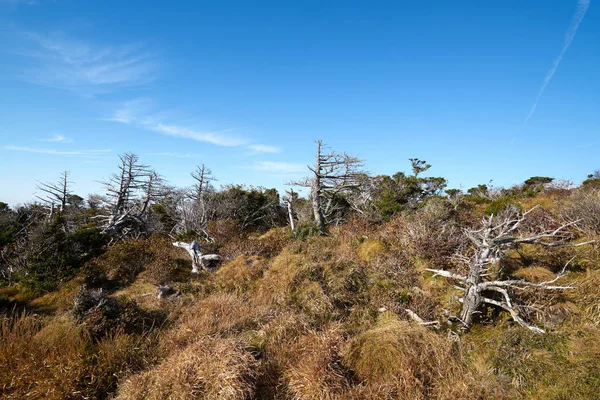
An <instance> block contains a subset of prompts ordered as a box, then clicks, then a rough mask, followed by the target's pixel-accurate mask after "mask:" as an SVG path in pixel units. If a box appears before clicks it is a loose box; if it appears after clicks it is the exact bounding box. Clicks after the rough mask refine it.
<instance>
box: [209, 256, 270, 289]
mask: <svg viewBox="0 0 600 400" xmlns="http://www.w3.org/2000/svg"><path fill="white" fill-rule="evenodd" d="M265 264H266V261H265V259H264V258H262V257H258V256H241V257H238V258H236V259H234V260H231V261H228V262H226V263H225V264H223V265H221V267H220V268H219V270H218V271H217V273H216V274H215V284H216V286H217V287H218V288H219V289H221V290H222V291H226V292H235V293H238V294H242V293H246V292H249V291H250V290H251V289H253V288H255V287H256V286H257V283H258V282H257V281H258V280H259V279H260V278H261V277H262V275H263V272H264V269H265Z"/></svg>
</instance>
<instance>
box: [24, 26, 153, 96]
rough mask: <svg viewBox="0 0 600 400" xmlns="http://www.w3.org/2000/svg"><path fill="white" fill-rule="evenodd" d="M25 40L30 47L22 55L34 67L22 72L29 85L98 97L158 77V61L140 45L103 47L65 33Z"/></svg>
mask: <svg viewBox="0 0 600 400" xmlns="http://www.w3.org/2000/svg"><path fill="white" fill-rule="evenodd" d="M24 37H25V39H26V40H27V42H28V44H29V46H28V47H29V48H28V50H25V51H22V52H21V55H24V56H26V57H27V58H29V59H30V60H31V61H32V62H33V64H34V66H33V67H31V68H25V69H23V72H22V73H21V75H20V78H21V79H23V80H25V81H28V82H32V83H36V84H42V85H48V86H53V87H58V88H62V89H72V90H79V91H82V92H84V94H95V93H97V92H101V91H110V90H112V89H114V88H116V87H122V86H135V85H141V84H145V83H149V82H151V81H152V80H154V79H155V77H156V70H157V67H158V65H157V62H156V59H155V57H154V55H153V54H152V53H151V52H148V51H146V50H144V48H143V47H142V46H141V45H134V44H127V45H118V46H100V45H93V44H91V43H88V42H86V41H83V40H78V39H72V38H70V37H67V36H65V35H64V34H39V33H36V32H28V33H25V34H24ZM24 47H25V46H24Z"/></svg>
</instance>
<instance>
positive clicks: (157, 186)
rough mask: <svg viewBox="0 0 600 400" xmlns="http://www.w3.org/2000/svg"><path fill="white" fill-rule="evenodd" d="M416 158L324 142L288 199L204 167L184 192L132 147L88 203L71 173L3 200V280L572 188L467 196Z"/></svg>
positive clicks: (594, 178) (48, 282)
mask: <svg viewBox="0 0 600 400" xmlns="http://www.w3.org/2000/svg"><path fill="white" fill-rule="evenodd" d="M409 161H410V163H411V170H410V171H408V172H397V173H396V174H394V175H392V176H387V175H378V176H371V175H369V174H367V173H366V172H365V171H364V170H363V169H362V167H363V163H362V161H361V160H360V159H358V158H356V157H353V156H350V155H348V154H346V153H338V152H335V151H332V150H331V149H328V148H326V147H325V146H324V145H323V144H322V143H321V142H320V141H319V142H317V153H316V157H315V162H314V165H312V166H310V167H309V171H308V172H309V175H308V176H307V178H305V179H304V180H302V181H298V182H290V183H289V185H290V187H291V189H290V190H288V191H286V193H285V194H284V195H283V196H281V195H280V194H279V193H278V191H277V190H276V189H267V188H263V187H247V186H245V185H225V186H221V187H220V188H217V187H216V182H217V180H216V178H215V177H214V176H213V174H212V172H211V171H210V169H208V168H207V167H206V166H204V165H202V166H199V167H198V168H197V170H196V171H193V172H192V173H191V176H192V177H193V179H194V184H193V185H192V186H191V187H187V188H177V187H174V186H172V185H169V184H168V183H167V182H165V181H164V180H163V179H162V178H161V177H160V175H159V174H158V173H157V172H156V171H154V170H152V168H151V167H150V166H148V165H145V164H142V163H141V162H140V160H139V157H138V156H136V155H135V154H132V153H127V154H124V155H122V156H120V163H119V165H118V167H117V170H116V172H115V173H114V174H113V175H111V176H110V177H109V178H108V179H106V180H105V181H104V187H105V193H104V194H102V195H101V194H92V195H89V196H88V197H87V198H86V199H84V198H83V197H81V196H79V195H77V194H75V193H73V192H72V190H71V187H72V182H70V181H69V174H68V172H64V173H63V174H62V175H61V176H60V179H59V180H58V181H57V182H55V183H52V182H50V183H40V184H39V186H38V189H39V191H40V193H41V196H40V197H38V201H36V202H33V203H30V204H25V205H22V206H18V207H16V208H14V209H12V208H10V207H9V206H8V205H7V204H5V203H0V263H1V264H0V279H1V280H2V282H3V284H11V283H15V282H19V283H21V284H23V285H24V286H26V287H29V288H30V289H31V290H33V291H37V292H40V291H49V290H53V289H55V288H56V287H57V286H58V284H59V283H60V282H63V281H65V280H68V279H70V278H71V277H72V276H74V275H75V274H76V273H77V272H78V270H79V269H80V268H81V266H82V265H84V264H85V263H86V261H88V260H89V259H91V258H93V257H95V256H97V255H98V254H100V253H101V252H103V251H104V249H105V248H106V246H107V245H110V244H112V243H115V242H118V241H120V240H123V239H125V238H136V237H141V236H146V235H149V234H152V233H161V234H165V235H169V236H171V237H172V238H174V239H176V240H193V239H196V240H200V241H202V242H205V243H212V244H213V245H214V246H215V247H217V248H218V245H219V244H218V243H215V238H214V234H213V233H212V232H211V230H213V229H214V225H215V223H216V222H217V221H228V222H230V223H231V224H234V225H235V227H236V228H235V229H236V230H237V231H238V232H239V234H240V235H244V234H246V233H249V232H253V231H266V230H268V229H270V228H273V227H278V226H284V225H286V224H289V225H290V227H291V229H290V235H292V236H293V237H296V238H299V239H302V238H305V237H306V236H310V235H316V234H324V233H326V232H327V229H328V227H330V226H336V225H340V224H342V223H344V222H346V221H349V220H350V219H353V218H358V219H364V220H368V221H370V222H375V223H377V222H381V221H385V220H387V219H389V218H390V217H392V216H393V215H396V214H400V213H411V212H413V211H415V210H418V209H419V208H421V207H423V206H424V205H425V204H426V203H427V202H428V201H430V200H432V199H440V200H441V201H443V202H445V203H447V205H448V206H449V207H451V208H454V209H456V208H457V207H460V206H461V204H486V211H487V213H488V214H492V213H498V212H499V211H501V210H502V209H504V208H505V207H506V206H507V205H508V204H510V203H511V202H512V200H513V199H515V198H521V197H533V196H536V195H537V194H539V193H540V192H542V191H567V190H569V189H570V188H571V187H572V185H571V184H569V183H568V182H557V181H555V180H554V179H552V178H549V177H532V178H530V179H528V180H526V181H525V182H524V183H523V184H521V185H516V186H513V187H511V188H507V189H504V188H494V187H492V186H491V185H490V184H482V185H478V186H477V187H474V188H470V189H468V190H467V191H466V192H462V191H461V190H458V189H446V188H447V181H446V179H445V178H443V177H435V176H427V172H428V170H429V168H430V167H431V165H430V164H428V163H427V162H425V161H424V160H420V159H417V158H412V159H410V160H409ZM297 186H305V187H309V188H310V195H309V196H308V198H302V197H299V195H298V193H297V192H295V191H294V190H293V188H294V187H297ZM583 186H584V187H587V188H597V187H600V171H596V172H595V173H594V174H591V175H589V176H588V179H587V180H585V181H584V183H583ZM590 201H591V202H593V201H594V198H591V199H590ZM588 220H589V219H588Z"/></svg>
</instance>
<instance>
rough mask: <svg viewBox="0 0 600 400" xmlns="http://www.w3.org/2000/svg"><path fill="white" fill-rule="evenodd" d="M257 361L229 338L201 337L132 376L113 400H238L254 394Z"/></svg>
mask: <svg viewBox="0 0 600 400" xmlns="http://www.w3.org/2000/svg"><path fill="white" fill-rule="evenodd" d="M257 364H258V362H257V361H256V360H255V358H254V357H253V356H252V355H251V354H250V353H249V352H248V351H246V350H245V349H244V348H243V346H241V345H240V343H238V342H236V341H235V340H231V339H221V338H207V337H205V338H202V339H200V340H198V341H196V342H195V343H193V344H191V345H189V346H187V347H185V348H182V349H181V350H179V351H176V352H175V353H174V354H173V355H171V356H170V357H168V358H167V359H165V360H163V362H162V363H161V364H160V365H158V366H157V367H155V368H152V369H150V370H148V371H146V372H143V373H140V374H138V375H134V376H132V377H131V378H130V379H128V380H127V381H126V382H125V383H124V384H123V385H122V386H121V388H120V389H119V393H118V395H117V397H116V398H117V399H121V400H135V399H140V400H141V399H146V400H158V399H182V400H183V399H206V400H242V399H247V398H250V397H251V396H252V395H253V393H254V386H255V377H256V368H257Z"/></svg>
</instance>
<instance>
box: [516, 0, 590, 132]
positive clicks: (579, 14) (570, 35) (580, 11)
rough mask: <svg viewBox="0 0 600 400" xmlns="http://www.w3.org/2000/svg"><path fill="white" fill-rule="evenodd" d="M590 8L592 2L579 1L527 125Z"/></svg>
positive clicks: (526, 119)
mask: <svg viewBox="0 0 600 400" xmlns="http://www.w3.org/2000/svg"><path fill="white" fill-rule="evenodd" d="M589 6H590V0H579V1H578V2H577V9H576V10H575V14H574V15H573V18H572V19H571V25H569V29H568V30H567V33H566V34H565V40H564V43H563V46H562V50H561V51H560V54H559V55H558V57H557V58H556V59H555V60H554V63H553V64H552V68H550V71H548V73H547V74H546V77H545V78H544V82H543V83H542V86H541V87H540V90H539V91H538V94H537V96H536V98H535V101H534V102H533V105H532V106H531V110H530V111H529V114H527V117H526V118H525V123H527V121H529V119H530V118H531V116H532V115H533V113H534V112H535V109H536V108H537V105H538V102H539V101H540V98H541V97H542V94H543V93H544V90H546V86H548V84H549V83H550V80H551V79H552V77H553V76H554V73H555V72H556V70H557V68H558V65H559V64H560V62H561V61H562V59H563V57H564V55H565V53H566V52H567V49H568V48H569V46H570V45H571V42H572V41H573V39H574V38H575V34H576V33H577V29H578V28H579V24H581V21H583V17H585V13H586V12H587V10H588V8H589Z"/></svg>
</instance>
